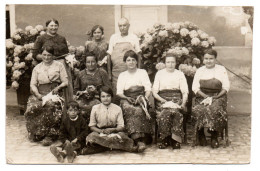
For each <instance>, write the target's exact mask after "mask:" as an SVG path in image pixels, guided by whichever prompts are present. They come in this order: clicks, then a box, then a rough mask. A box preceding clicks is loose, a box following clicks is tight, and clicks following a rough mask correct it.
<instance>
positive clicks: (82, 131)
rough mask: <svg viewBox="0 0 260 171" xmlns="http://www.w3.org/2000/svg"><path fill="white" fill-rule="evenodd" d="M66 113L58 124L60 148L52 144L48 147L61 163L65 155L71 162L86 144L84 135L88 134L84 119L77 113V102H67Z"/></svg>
mask: <svg viewBox="0 0 260 171" xmlns="http://www.w3.org/2000/svg"><path fill="white" fill-rule="evenodd" d="M67 114H68V115H67V116H66V117H64V118H63V120H62V122H61V126H60V136H59V140H60V141H61V142H62V145H61V147H62V150H59V149H58V148H57V147H56V146H54V145H52V146H51V147H50V151H51V153H52V154H53V155H54V156H55V157H56V158H57V160H58V162H61V163H62V162H64V158H65V157H66V156H67V160H68V162H69V163H72V162H73V160H74V159H75V157H76V156H77V155H78V154H79V153H80V151H81V149H82V148H84V146H85V145H86V136H87V135H88V126H87V123H86V120H85V119H84V118H83V117H82V116H81V115H79V104H78V103H77V102H76V101H71V102H69V104H68V105H67Z"/></svg>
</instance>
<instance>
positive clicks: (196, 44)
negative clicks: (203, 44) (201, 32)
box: [191, 37, 200, 46]
mask: <svg viewBox="0 0 260 171" xmlns="http://www.w3.org/2000/svg"><path fill="white" fill-rule="evenodd" d="M191 44H192V45H193V46H198V45H199V44H200V39H198V38H196V37H195V38H193V39H191Z"/></svg>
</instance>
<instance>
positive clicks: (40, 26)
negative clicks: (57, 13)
mask: <svg viewBox="0 0 260 171" xmlns="http://www.w3.org/2000/svg"><path fill="white" fill-rule="evenodd" d="M35 29H36V30H37V31H38V32H41V31H43V30H44V27H43V26H42V25H37V26H35Z"/></svg>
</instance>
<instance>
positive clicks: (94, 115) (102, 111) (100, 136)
mask: <svg viewBox="0 0 260 171" xmlns="http://www.w3.org/2000/svg"><path fill="white" fill-rule="evenodd" d="M112 97H113V91H112V89H111V88H109V87H106V86H103V87H102V88H101V89H100V100H101V102H102V103H101V104H97V105H95V106H93V108H92V111H91V115H90V123H89V127H90V129H91V131H92V133H90V134H89V135H88V136H87V138H86V147H84V148H83V149H82V152H81V153H82V154H85V155H87V154H94V153H99V152H103V151H107V150H111V149H117V150H123V151H128V152H142V151H143V149H139V148H138V147H136V146H135V145H134V141H133V140H132V139H131V138H129V137H128V135H127V134H125V133H124V132H123V131H124V119H123V113H122V109H121V108H120V107H119V106H117V105H116V104H113V103H111V99H112Z"/></svg>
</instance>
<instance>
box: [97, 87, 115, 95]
mask: <svg viewBox="0 0 260 171" xmlns="http://www.w3.org/2000/svg"><path fill="white" fill-rule="evenodd" d="M99 92H100V94H99V95H100V97H101V92H105V93H107V94H110V95H111V97H113V95H114V94H113V90H112V89H111V88H109V87H107V86H102V87H101V88H100V91H99Z"/></svg>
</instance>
